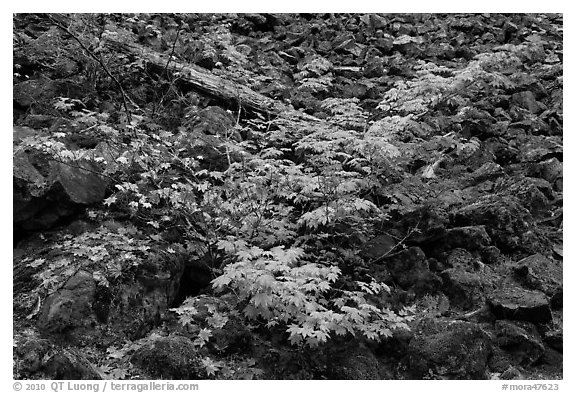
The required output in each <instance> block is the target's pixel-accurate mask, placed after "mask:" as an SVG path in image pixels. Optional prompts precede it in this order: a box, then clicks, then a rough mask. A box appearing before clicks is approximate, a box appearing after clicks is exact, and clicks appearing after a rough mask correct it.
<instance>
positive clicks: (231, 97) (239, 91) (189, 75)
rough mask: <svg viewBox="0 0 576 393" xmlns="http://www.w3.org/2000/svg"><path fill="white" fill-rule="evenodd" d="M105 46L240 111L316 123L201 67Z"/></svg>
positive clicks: (134, 48) (133, 47)
mask: <svg viewBox="0 0 576 393" xmlns="http://www.w3.org/2000/svg"><path fill="white" fill-rule="evenodd" d="M106 46H107V47H108V48H110V49H112V50H116V51H119V52H122V53H126V54H130V55H132V56H135V57H137V58H139V59H142V60H144V61H145V62H146V63H148V64H150V65H152V66H154V67H156V68H158V69H162V70H164V69H166V71H168V72H173V73H176V72H177V73H178V75H179V77H180V78H181V80H183V81H184V82H185V83H188V84H189V85H190V86H192V87H193V88H194V89H196V90H199V91H201V92H203V93H206V94H208V95H210V96H213V97H216V98H218V99H221V100H223V101H226V102H234V103H236V104H237V105H239V106H240V107H242V108H246V109H250V110H253V111H255V112H260V113H264V114H266V115H269V116H271V117H278V116H283V117H284V116H287V117H290V118H295V119H300V120H306V121H319V119H317V118H316V117H314V116H310V115H308V114H306V113H303V112H300V111H297V110H295V109H293V108H291V107H289V106H287V105H284V104H281V103H279V102H277V101H275V100H273V99H272V98H269V97H266V96H264V95H262V94H260V93H257V92H255V91H253V90H251V89H249V88H248V87H246V86H243V85H241V84H239V83H236V82H234V81H230V80H227V79H224V78H221V77H219V76H216V75H214V74H212V73H211V72H210V71H208V70H206V69H204V68H202V67H199V66H196V65H194V64H188V63H183V62H181V61H179V60H177V59H175V58H174V57H172V58H171V59H170V61H168V60H169V55H168V54H161V53H158V52H156V51H154V50H151V49H149V48H146V47H144V46H142V45H139V44H136V43H126V42H121V41H117V40H114V39H110V38H109V39H107V41H106Z"/></svg>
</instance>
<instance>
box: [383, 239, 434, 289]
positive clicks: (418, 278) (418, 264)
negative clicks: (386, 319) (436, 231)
mask: <svg viewBox="0 0 576 393" xmlns="http://www.w3.org/2000/svg"><path fill="white" fill-rule="evenodd" d="M385 264H386V266H387V268H388V270H389V272H390V275H391V277H392V279H393V281H395V282H396V283H398V284H399V285H400V286H401V287H402V288H404V289H409V288H411V289H413V290H414V292H416V293H427V292H434V291H435V290H436V289H437V288H438V287H439V286H440V284H441V280H440V278H439V277H438V276H437V275H436V274H434V273H432V272H431V271H430V269H429V266H428V261H427V259H426V255H425V254H424V252H423V251H422V250H421V249H420V248H419V247H410V248H408V249H406V250H403V251H400V252H399V253H397V254H394V255H390V257H389V258H387V259H386V260H385Z"/></svg>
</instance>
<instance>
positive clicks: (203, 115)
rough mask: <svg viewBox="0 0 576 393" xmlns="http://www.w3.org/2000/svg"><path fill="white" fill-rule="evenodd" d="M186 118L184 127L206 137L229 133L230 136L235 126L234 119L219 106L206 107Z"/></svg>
mask: <svg viewBox="0 0 576 393" xmlns="http://www.w3.org/2000/svg"><path fill="white" fill-rule="evenodd" d="M187 116H188V117H189V119H188V120H186V121H185V122H184V127H186V128H187V129H189V130H195V131H197V132H201V133H203V134H206V135H219V136H226V135H228V134H229V133H230V136H232V129H233V128H234V125H235V124H236V120H235V119H234V117H233V116H232V115H231V114H230V113H229V112H227V111H226V110H225V109H223V108H221V107H219V106H208V107H206V108H204V109H201V110H200V111H198V112H191V113H190V114H189V115H187ZM240 140H241V139H240Z"/></svg>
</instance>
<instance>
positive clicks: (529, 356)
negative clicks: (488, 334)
mask: <svg viewBox="0 0 576 393" xmlns="http://www.w3.org/2000/svg"><path fill="white" fill-rule="evenodd" d="M494 328H495V331H496V337H497V340H496V341H497V343H498V345H499V346H500V347H501V348H502V349H504V350H505V351H506V352H508V353H509V354H510V355H511V356H512V358H513V359H514V360H515V362H517V363H519V364H520V365H521V366H530V365H532V364H534V363H535V362H536V361H538V359H540V357H541V356H542V355H543V354H544V344H543V343H542V338H541V337H540V335H539V334H538V331H537V329H536V327H535V326H534V325H533V324H531V323H529V322H522V321H506V320H499V321H496V324H495V326H494Z"/></svg>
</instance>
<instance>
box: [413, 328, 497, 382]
mask: <svg viewBox="0 0 576 393" xmlns="http://www.w3.org/2000/svg"><path fill="white" fill-rule="evenodd" d="M414 333H415V336H414V338H413V339H412V340H411V341H410V344H409V346H408V354H407V355H408V363H409V367H410V372H411V374H412V377H413V378H423V377H424V376H426V375H428V373H429V370H431V371H432V372H434V373H435V374H437V375H438V374H439V375H441V376H443V377H445V378H448V379H487V378H488V370H487V368H488V361H489V359H490V356H491V354H492V351H493V344H492V341H491V338H490V336H489V335H488V334H487V333H486V332H485V331H484V330H483V329H482V328H481V327H480V325H478V324H475V323H469V322H463V321H452V320H449V319H432V318H426V319H424V320H422V321H421V322H420V323H419V324H418V326H417V327H416V329H415V332H414Z"/></svg>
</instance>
